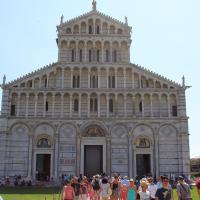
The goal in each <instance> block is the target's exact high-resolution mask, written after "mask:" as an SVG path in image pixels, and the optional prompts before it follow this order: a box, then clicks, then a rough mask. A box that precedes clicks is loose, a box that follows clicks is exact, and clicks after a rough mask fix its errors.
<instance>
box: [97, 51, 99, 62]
mask: <svg viewBox="0 0 200 200" xmlns="http://www.w3.org/2000/svg"><path fill="white" fill-rule="evenodd" d="M97 62H99V50H97Z"/></svg>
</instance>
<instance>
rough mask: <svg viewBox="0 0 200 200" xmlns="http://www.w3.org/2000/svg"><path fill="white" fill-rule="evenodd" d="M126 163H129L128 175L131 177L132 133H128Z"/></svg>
mask: <svg viewBox="0 0 200 200" xmlns="http://www.w3.org/2000/svg"><path fill="white" fill-rule="evenodd" d="M128 152H129V154H128V155H129V156H128V165H129V177H133V145H132V134H131V133H129V134H128Z"/></svg>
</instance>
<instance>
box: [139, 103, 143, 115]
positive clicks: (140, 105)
mask: <svg viewBox="0 0 200 200" xmlns="http://www.w3.org/2000/svg"><path fill="white" fill-rule="evenodd" d="M139 111H140V112H142V102H141V101H140V104H139Z"/></svg>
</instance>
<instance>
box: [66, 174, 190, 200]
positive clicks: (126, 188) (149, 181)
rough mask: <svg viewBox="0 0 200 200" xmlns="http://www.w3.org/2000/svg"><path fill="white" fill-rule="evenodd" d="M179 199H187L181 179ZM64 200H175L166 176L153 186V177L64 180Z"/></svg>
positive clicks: (178, 186)
mask: <svg viewBox="0 0 200 200" xmlns="http://www.w3.org/2000/svg"><path fill="white" fill-rule="evenodd" d="M176 187H177V195H178V197H179V199H180V200H190V199H192V198H191V192H190V187H189V185H188V184H187V183H186V182H185V181H184V178H183V177H182V176H180V177H179V178H178V184H177V186H176ZM62 198H63V200H109V199H110V200H174V197H173V190H172V186H171V185H170V183H169V179H168V177H167V176H161V177H160V179H159V180H158V181H157V182H156V183H155V181H154V179H153V177H151V176H149V177H143V178H141V179H140V180H139V179H136V180H134V179H132V178H131V179H128V177H126V176H125V177H123V178H122V177H120V176H117V175H116V176H114V177H112V178H108V177H106V176H99V175H95V176H93V178H92V179H88V178H87V177H85V176H84V177H71V178H66V179H65V181H64V187H63V192H62Z"/></svg>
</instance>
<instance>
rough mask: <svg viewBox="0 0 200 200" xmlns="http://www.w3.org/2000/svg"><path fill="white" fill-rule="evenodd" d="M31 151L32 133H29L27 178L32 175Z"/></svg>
mask: <svg viewBox="0 0 200 200" xmlns="http://www.w3.org/2000/svg"><path fill="white" fill-rule="evenodd" d="M32 152H33V135H29V146H28V178H29V179H31V176H32V160H33V158H32Z"/></svg>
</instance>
